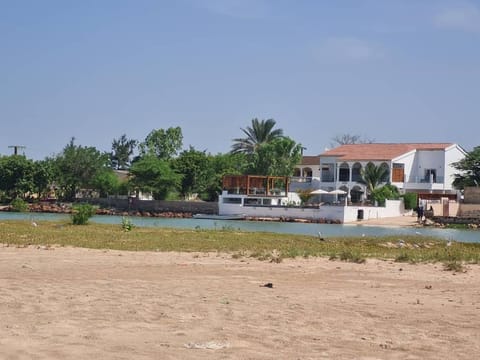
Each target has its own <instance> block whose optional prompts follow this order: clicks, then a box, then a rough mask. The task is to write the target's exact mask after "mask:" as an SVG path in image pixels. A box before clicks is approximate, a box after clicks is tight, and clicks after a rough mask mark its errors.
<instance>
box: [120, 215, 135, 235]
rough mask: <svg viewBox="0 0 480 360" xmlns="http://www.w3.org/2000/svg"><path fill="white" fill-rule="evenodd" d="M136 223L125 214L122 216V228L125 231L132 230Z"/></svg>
mask: <svg viewBox="0 0 480 360" xmlns="http://www.w3.org/2000/svg"><path fill="white" fill-rule="evenodd" d="M133 227H134V225H133V223H132V221H131V220H130V219H129V218H126V217H125V216H124V217H122V229H123V231H125V232H129V231H132V229H133Z"/></svg>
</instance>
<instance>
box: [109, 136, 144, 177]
mask: <svg viewBox="0 0 480 360" xmlns="http://www.w3.org/2000/svg"><path fill="white" fill-rule="evenodd" d="M137 144H138V141H137V140H133V139H127V135H126V134H123V135H122V136H120V137H119V138H118V139H114V140H113V141H112V153H111V154H110V160H111V162H112V166H113V168H114V169H117V170H126V169H128V168H129V167H130V165H131V161H130V157H131V156H132V155H133V152H134V151H135V147H136V146H137Z"/></svg>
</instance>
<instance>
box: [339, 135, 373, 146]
mask: <svg viewBox="0 0 480 360" xmlns="http://www.w3.org/2000/svg"><path fill="white" fill-rule="evenodd" d="M373 142H375V139H365V138H362V137H361V136H360V135H352V134H341V135H336V136H334V137H333V138H332V143H331V144H330V146H331V147H337V146H339V145H352V144H371V143H373Z"/></svg>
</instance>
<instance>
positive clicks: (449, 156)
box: [445, 145, 465, 190]
mask: <svg viewBox="0 0 480 360" xmlns="http://www.w3.org/2000/svg"><path fill="white" fill-rule="evenodd" d="M464 157H465V153H464V152H463V149H461V148H460V147H459V146H458V145H453V146H451V147H449V148H448V149H447V150H446V151H445V189H447V190H452V189H453V186H452V182H453V180H455V176H454V175H455V173H457V172H458V170H456V169H455V168H454V167H453V166H452V164H453V163H455V162H457V161H460V160H462V159H463V158H464Z"/></svg>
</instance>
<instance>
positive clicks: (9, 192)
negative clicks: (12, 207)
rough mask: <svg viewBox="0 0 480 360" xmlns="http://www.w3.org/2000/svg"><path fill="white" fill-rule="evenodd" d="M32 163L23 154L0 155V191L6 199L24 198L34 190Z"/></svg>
mask: <svg viewBox="0 0 480 360" xmlns="http://www.w3.org/2000/svg"><path fill="white" fill-rule="evenodd" d="M33 174H34V164H33V161H32V160H29V159H27V158H26V157H25V155H10V156H2V157H0V191H2V192H4V194H5V196H6V197H7V200H13V199H15V198H17V197H20V198H22V199H23V198H25V196H27V195H28V193H31V192H33V190H34V181H33Z"/></svg>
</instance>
